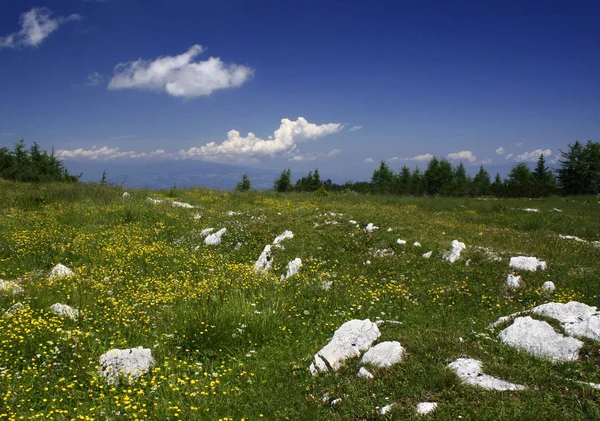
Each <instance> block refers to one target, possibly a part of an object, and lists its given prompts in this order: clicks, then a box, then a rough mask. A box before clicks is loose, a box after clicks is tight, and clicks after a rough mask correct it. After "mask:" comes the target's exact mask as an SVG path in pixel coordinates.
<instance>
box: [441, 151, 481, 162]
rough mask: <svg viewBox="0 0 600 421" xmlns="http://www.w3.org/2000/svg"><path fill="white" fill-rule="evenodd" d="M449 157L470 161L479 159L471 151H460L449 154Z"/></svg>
mask: <svg viewBox="0 0 600 421" xmlns="http://www.w3.org/2000/svg"><path fill="white" fill-rule="evenodd" d="M448 159H457V160H463V159H464V160H465V161H469V162H475V161H477V157H476V156H475V155H473V152H471V151H460V152H454V153H449V154H448Z"/></svg>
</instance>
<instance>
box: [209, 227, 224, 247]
mask: <svg viewBox="0 0 600 421" xmlns="http://www.w3.org/2000/svg"><path fill="white" fill-rule="evenodd" d="M226 232H227V228H221V229H220V230H219V231H217V232H215V233H214V234H210V235H209V236H208V237H206V238H205V239H204V244H206V245H208V246H218V245H219V244H221V237H222V236H223V234H225V233H226Z"/></svg>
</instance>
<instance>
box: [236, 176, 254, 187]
mask: <svg viewBox="0 0 600 421" xmlns="http://www.w3.org/2000/svg"><path fill="white" fill-rule="evenodd" d="M250 187H251V183H250V178H248V174H246V173H244V174H242V179H241V180H240V182H239V183H237V185H236V186H235V189H236V190H237V191H248V190H250Z"/></svg>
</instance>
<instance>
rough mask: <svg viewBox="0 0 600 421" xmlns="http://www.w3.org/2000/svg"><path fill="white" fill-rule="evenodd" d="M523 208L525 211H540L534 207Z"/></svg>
mask: <svg viewBox="0 0 600 421" xmlns="http://www.w3.org/2000/svg"><path fill="white" fill-rule="evenodd" d="M522 210H524V211H525V212H534V213H537V212H539V211H540V210H539V209H533V208H525V209H522Z"/></svg>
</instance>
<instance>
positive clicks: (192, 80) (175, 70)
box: [108, 44, 254, 99]
mask: <svg viewBox="0 0 600 421" xmlns="http://www.w3.org/2000/svg"><path fill="white" fill-rule="evenodd" d="M202 52H204V47H202V46H201V45H198V44H196V45H193V46H191V47H190V48H189V49H188V50H187V51H186V52H185V53H183V54H180V55H177V56H163V57H159V58H156V59H154V60H152V61H147V60H142V59H138V60H134V61H130V62H127V63H119V64H117V65H116V66H115V69H114V75H113V77H112V79H111V80H110V82H109V83H108V89H111V90H117V89H140V90H144V91H153V92H164V93H166V94H167V95H171V96H174V97H181V98H187V99H191V98H197V97H201V96H208V95H210V94H211V93H212V92H214V91H216V90H219V89H226V88H237V87H240V86H242V85H243V84H244V83H245V82H247V81H248V80H250V79H251V78H252V76H254V69H252V68H250V67H248V66H243V65H239V64H228V65H226V64H225V63H223V62H222V61H221V59H220V58H219V57H209V58H208V59H207V60H205V61H194V59H195V58H196V57H197V56H198V55H200V54H201V53H202Z"/></svg>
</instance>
